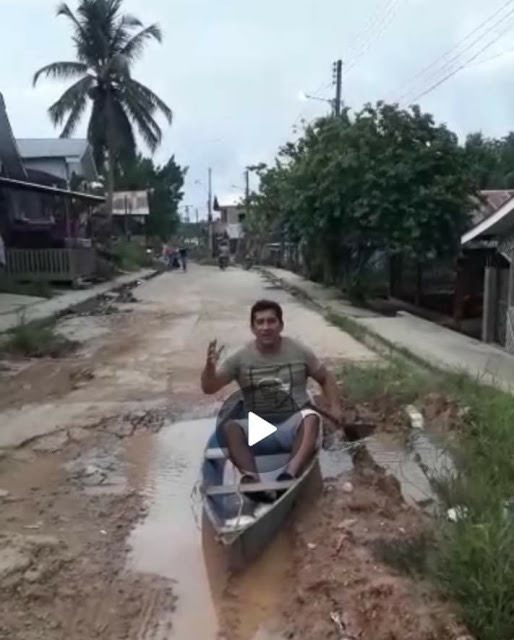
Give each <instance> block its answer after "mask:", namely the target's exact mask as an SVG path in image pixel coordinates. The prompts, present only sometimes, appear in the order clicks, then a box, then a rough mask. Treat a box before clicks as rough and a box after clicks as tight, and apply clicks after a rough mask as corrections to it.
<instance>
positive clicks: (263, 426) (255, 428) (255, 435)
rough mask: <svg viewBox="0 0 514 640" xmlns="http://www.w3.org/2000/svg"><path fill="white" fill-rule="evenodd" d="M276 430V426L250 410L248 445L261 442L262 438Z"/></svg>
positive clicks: (251, 445)
mask: <svg viewBox="0 0 514 640" xmlns="http://www.w3.org/2000/svg"><path fill="white" fill-rule="evenodd" d="M275 431H277V427H275V426H274V425H272V424H271V422H268V421H267V420H264V418H261V417H260V416H258V415H257V414H256V413H254V412H253V411H250V413H249V414H248V434H247V438H248V444H249V446H250V447H253V445H254V444H257V443H258V442H261V440H264V438H267V437H268V436H270V435H271V434H272V433H275Z"/></svg>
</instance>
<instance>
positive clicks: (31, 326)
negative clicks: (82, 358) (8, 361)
mask: <svg viewBox="0 0 514 640" xmlns="http://www.w3.org/2000/svg"><path fill="white" fill-rule="evenodd" d="M76 346H77V343H76V342H72V341H71V340H68V339H67V338H65V337H64V336H61V335H59V334H58V333H57V332H56V331H55V327H54V326H53V325H51V324H48V323H41V322H40V323H37V322H32V323H26V322H25V320H24V319H23V318H21V319H20V321H19V323H18V325H17V326H16V327H14V329H11V331H9V333H8V334H7V339H6V340H5V342H4V343H3V345H2V349H3V351H4V352H5V353H7V354H10V355H14V356H23V357H27V358H44V357H50V358H59V357H61V356H64V355H67V354H68V353H70V352H71V351H73V350H74V349H75V348H76Z"/></svg>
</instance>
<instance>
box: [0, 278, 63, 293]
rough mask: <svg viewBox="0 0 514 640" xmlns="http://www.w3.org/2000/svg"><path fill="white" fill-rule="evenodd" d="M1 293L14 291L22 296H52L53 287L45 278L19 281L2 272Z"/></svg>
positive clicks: (0, 279) (0, 280)
mask: <svg viewBox="0 0 514 640" xmlns="http://www.w3.org/2000/svg"><path fill="white" fill-rule="evenodd" d="M0 293H12V294H16V295H20V296H35V297H37V298H52V297H53V291H52V287H51V286H50V284H49V283H48V282H46V281H45V280H36V281H35V282H18V281H17V280H14V279H13V278H11V277H10V276H8V275H5V274H0Z"/></svg>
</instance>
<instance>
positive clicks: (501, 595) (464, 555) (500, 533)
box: [342, 358, 514, 640]
mask: <svg viewBox="0 0 514 640" xmlns="http://www.w3.org/2000/svg"><path fill="white" fill-rule="evenodd" d="M342 385H343V393H344V395H345V398H347V400H348V401H349V402H350V403H354V404H358V403H366V404H368V405H371V406H373V405H374V404H375V405H376V404H377V403H379V404H380V403H382V404H385V405H386V406H393V407H401V406H405V405H406V404H413V403H415V404H417V405H418V406H419V407H420V408H423V407H425V409H426V406H427V398H428V397H430V396H432V397H433V396H434V395H437V396H439V397H441V396H443V395H444V397H445V398H446V399H447V401H448V402H449V403H453V404H454V406H455V407H457V408H460V409H459V410H456V411H453V413H452V414H450V415H452V416H453V417H454V419H453V422H452V423H451V424H449V425H448V426H449V428H450V431H452V433H451V435H452V436H453V437H451V438H448V439H447V445H448V447H449V448H451V451H452V455H453V458H454V460H455V465H456V472H455V473H454V474H453V475H452V476H451V477H447V478H446V479H445V480H444V481H442V482H438V483H437V487H435V488H436V490H437V491H438V495H439V498H440V509H439V512H438V516H437V517H436V518H435V519H433V520H431V521H429V522H428V524H427V528H426V531H425V532H424V533H423V536H422V538H420V540H414V541H413V540H411V541H404V542H402V541H401V540H398V541H395V542H394V544H392V545H391V544H387V545H384V546H383V547H382V548H381V549H379V550H378V551H379V552H380V556H381V558H382V559H385V560H387V561H388V562H390V563H391V564H392V565H394V566H395V567H396V568H398V569H399V570H401V571H406V572H408V573H411V574H414V573H415V574H417V575H423V576H425V577H429V578H430V579H431V580H432V581H433V582H434V583H435V584H437V585H438V587H439V588H440V589H441V590H442V591H443V593H444V594H445V595H446V596H448V597H451V598H452V599H453V600H454V601H455V602H456V603H457V604H458V605H459V607H460V610H461V613H462V617H463V619H464V621H465V622H466V624H467V625H468V626H469V628H470V630H471V631H472V632H473V633H475V634H476V636H477V637H478V638H481V639H483V640H512V638H514V426H513V425H514V397H513V396H511V395H510V394H507V393H504V392H502V391H499V390H496V389H493V388H490V387H486V386H484V385H481V384H480V383H479V381H475V380H472V379H471V378H470V377H468V376H466V375H464V374H462V373H455V374H452V373H445V372H437V371H434V370H432V369H424V368H422V367H420V366H419V365H418V364H411V363H409V362H407V361H406V360H404V359H400V358H393V359H392V360H391V361H388V362H385V363H382V364H378V365H374V366H372V367H370V366H369V365H366V366H351V367H346V368H345V369H344V370H343V371H342ZM447 435H449V434H448V433H447ZM448 509H454V510H455V511H454V513H456V514H457V518H456V519H457V522H450V521H449V519H448V517H447V512H448Z"/></svg>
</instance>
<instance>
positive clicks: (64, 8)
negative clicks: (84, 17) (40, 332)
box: [57, 2, 83, 34]
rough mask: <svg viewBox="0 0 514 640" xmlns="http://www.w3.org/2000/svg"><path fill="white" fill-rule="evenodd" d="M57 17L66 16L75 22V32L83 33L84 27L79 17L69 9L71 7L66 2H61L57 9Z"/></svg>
mask: <svg viewBox="0 0 514 640" xmlns="http://www.w3.org/2000/svg"><path fill="white" fill-rule="evenodd" d="M57 15H58V16H64V17H66V18H68V19H69V20H71V21H72V22H73V25H74V27H75V31H76V33H77V34H81V33H83V26H82V25H81V24H80V22H79V21H78V19H77V17H76V16H75V14H74V13H73V11H72V10H71V9H70V8H69V6H68V5H67V4H66V3H65V2H61V4H59V6H58V7H57Z"/></svg>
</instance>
